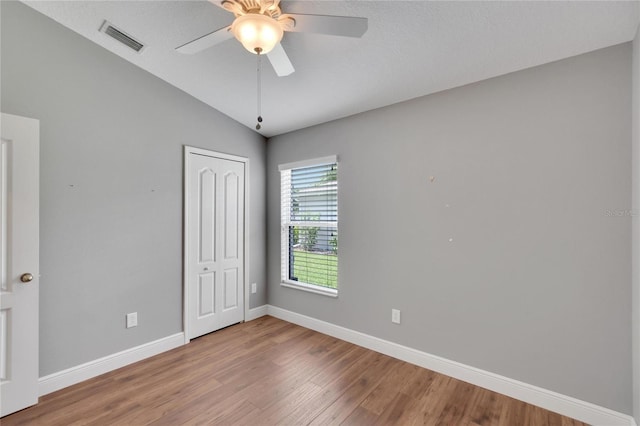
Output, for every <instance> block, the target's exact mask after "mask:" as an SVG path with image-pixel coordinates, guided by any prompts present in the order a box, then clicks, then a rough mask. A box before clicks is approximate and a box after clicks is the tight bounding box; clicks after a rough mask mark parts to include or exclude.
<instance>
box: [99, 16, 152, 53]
mask: <svg viewBox="0 0 640 426" xmlns="http://www.w3.org/2000/svg"><path fill="white" fill-rule="evenodd" d="M100 32H103V33H105V34H106V35H108V36H109V37H112V38H114V39H116V40H118V41H119V42H120V43H122V44H124V45H125V46H127V47H128V48H130V49H133V50H135V51H136V52H138V53H140V52H141V51H142V49H144V44H142V43H140V42H139V41H138V40H136V39H134V38H133V37H131V36H129V35H127V34H126V33H124V31H121V30H119V29H117V28H116V27H114V26H113V25H111V23H110V22H109V21H104V22H103V23H102V26H101V27H100Z"/></svg>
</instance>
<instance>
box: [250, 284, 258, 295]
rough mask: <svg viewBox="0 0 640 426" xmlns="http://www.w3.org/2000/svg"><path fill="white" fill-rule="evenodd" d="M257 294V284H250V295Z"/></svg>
mask: <svg viewBox="0 0 640 426" xmlns="http://www.w3.org/2000/svg"><path fill="white" fill-rule="evenodd" d="M257 292H258V284H256V283H252V284H251V293H257Z"/></svg>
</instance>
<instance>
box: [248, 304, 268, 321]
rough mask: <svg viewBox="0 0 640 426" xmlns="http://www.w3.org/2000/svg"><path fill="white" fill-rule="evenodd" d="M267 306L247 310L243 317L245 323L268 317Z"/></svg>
mask: <svg viewBox="0 0 640 426" xmlns="http://www.w3.org/2000/svg"><path fill="white" fill-rule="evenodd" d="M267 310H268V305H262V306H258V307H257V308H253V309H249V310H248V311H247V314H246V315H245V317H244V320H245V321H253V320H254V319H258V318H260V317H263V316H265V315H268V312H267Z"/></svg>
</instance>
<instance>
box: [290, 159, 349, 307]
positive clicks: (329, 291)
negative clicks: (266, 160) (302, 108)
mask: <svg viewBox="0 0 640 426" xmlns="http://www.w3.org/2000/svg"><path fill="white" fill-rule="evenodd" d="M327 164H335V165H336V166H338V157H337V156H336V155H333V156H328V157H322V158H314V159H310V160H303V161H296V162H293V163H286V164H280V165H279V166H278V171H279V172H280V285H281V286H282V287H288V288H293V289H297V290H302V291H307V292H310V293H315V294H320V295H323V296H329V297H338V280H337V277H336V288H331V287H325V286H322V285H318V284H312V283H305V282H302V281H294V280H291V279H289V272H290V270H289V256H290V247H291V246H290V244H289V228H290V227H291V226H309V227H312V226H313V227H327V228H335V229H336V232H337V231H338V217H337V216H336V220H335V221H322V222H320V221H309V222H307V221H292V220H291V218H290V208H291V190H290V189H289V190H287V191H285V189H284V188H283V186H284V181H283V172H285V171H289V172H291V171H292V170H295V169H301V168H306V167H314V166H321V165H327ZM338 187H339V179H336V213H337V211H338V205H339V200H338ZM338 251H339V246H338ZM336 256H337V257H338V259H339V254H338V253H336ZM338 268H339V262H338Z"/></svg>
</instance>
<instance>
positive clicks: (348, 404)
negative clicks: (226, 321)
mask: <svg viewBox="0 0 640 426" xmlns="http://www.w3.org/2000/svg"><path fill="white" fill-rule="evenodd" d="M1 423H2V426H11V425H25V424H28V425H47V426H50V425H65V426H68V425H100V426H103V425H148V424H151V425H182V424H188V425H212V424H219V425H274V424H282V425H307V424H311V425H340V424H344V425H367V426H368V425H376V424H379V425H392V424H398V425H410V424H425V425H466V426H475V425H508V426H516V425H582V424H583V423H580V422H577V421H574V420H572V419H569V418H566V417H562V416H560V415H558V414H555V413H551V412H549V411H545V410H543V409H541V408H538V407H535V406H532V405H528V404H525V403H523V402H520V401H517V400H515V399H512V398H508V397H506V396H503V395H500V394H497V393H494V392H491V391H488V390H485V389H482V388H479V387H476V386H473V385H470V384H468V383H465V382H461V381H459V380H456V379H452V378H450V377H447V376H443V375H441V374H438V373H435V372H433V371H430V370H425V369H423V368H420V367H416V366H414V365H411V364H407V363H405V362H403V361H399V360H396V359H394V358H390V357H388V356H385V355H382V354H379V353H376V352H373V351H370V350H367V349H363V348H361V347H359V346H355V345H352V344H350V343H347V342H344V341H341V340H338V339H335V338H333V337H329V336H326V335H323V334H320V333H316V332H314V331H311V330H307V329H305V328H302V327H298V326H296V325H293V324H290V323H287V322H284V321H281V320H278V319H275V318H272V317H262V318H259V319H257V320H255V321H251V322H248V323H244V324H239V325H236V326H232V327H229V328H227V329H224V330H220V331H218V332H216V333H212V334H209V335H206V336H203V337H201V338H199V339H196V340H193V341H192V342H191V343H189V344H188V345H186V346H182V347H179V348H176V349H174V350H172V351H169V352H165V353H163V354H161V355H158V356H155V357H153V358H149V359H147V360H144V361H141V362H138V363H136V364H132V365H130V366H127V367H124V368H121V369H119V370H116V371H113V372H111V373H107V374H105V375H102V376H99V377H96V378H94V379H91V380H88V381H86V382H83V383H79V384H77V385H75V386H71V387H69V388H66V389H63V390H61V391H58V392H55V393H52V394H49V395H46V396H44V397H42V398H41V399H40V403H39V404H38V405H37V406H35V407H31V408H28V409H26V410H23V411H20V412H18V413H15V414H12V415H10V416H7V417H4V418H3V419H2V420H1Z"/></svg>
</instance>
